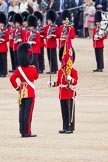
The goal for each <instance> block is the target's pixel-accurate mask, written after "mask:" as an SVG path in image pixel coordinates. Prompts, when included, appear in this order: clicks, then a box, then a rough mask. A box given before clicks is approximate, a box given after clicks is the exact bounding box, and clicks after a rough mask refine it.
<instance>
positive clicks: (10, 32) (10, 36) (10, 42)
mask: <svg viewBox="0 0 108 162" xmlns="http://www.w3.org/2000/svg"><path fill="white" fill-rule="evenodd" d="M14 30H15V29H14V28H13V27H12V26H10V27H9V28H8V31H9V47H10V48H13V43H14V40H13V39H14V38H13V33H14Z"/></svg>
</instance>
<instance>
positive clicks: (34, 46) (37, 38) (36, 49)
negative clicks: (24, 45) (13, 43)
mask: <svg viewBox="0 0 108 162" xmlns="http://www.w3.org/2000/svg"><path fill="white" fill-rule="evenodd" d="M31 35H32V32H31V31H28V32H27V42H30V36H31ZM32 41H34V42H35V43H36V44H31V47H32V51H33V53H34V54H40V34H39V32H36V36H35V38H33V39H32Z"/></svg>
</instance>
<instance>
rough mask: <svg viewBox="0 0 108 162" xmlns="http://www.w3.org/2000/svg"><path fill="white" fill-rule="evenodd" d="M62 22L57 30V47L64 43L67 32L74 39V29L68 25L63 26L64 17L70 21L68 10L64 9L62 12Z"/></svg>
mask: <svg viewBox="0 0 108 162" xmlns="http://www.w3.org/2000/svg"><path fill="white" fill-rule="evenodd" d="M61 17H62V24H63V25H61V26H60V29H59V30H60V31H59V34H60V35H59V47H61V46H63V45H64V44H65V41H66V37H67V35H68V33H70V35H71V39H74V38H75V29H74V27H73V26H70V27H66V26H65V21H66V19H68V20H69V21H71V14H70V12H69V11H68V10H64V11H63V12H62V16H61Z"/></svg>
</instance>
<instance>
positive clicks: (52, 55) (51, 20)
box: [45, 10, 59, 74]
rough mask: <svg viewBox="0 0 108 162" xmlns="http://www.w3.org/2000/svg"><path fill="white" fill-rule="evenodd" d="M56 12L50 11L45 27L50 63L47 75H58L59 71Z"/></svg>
mask: <svg viewBox="0 0 108 162" xmlns="http://www.w3.org/2000/svg"><path fill="white" fill-rule="evenodd" d="M56 18H57V15H56V12H55V11H54V10H49V11H48V12H47V15H46V20H47V25H46V26H45V37H46V48H47V56H48V61H49V67H50V71H49V72H46V74H50V73H52V74H56V73H57V70H58V63H57V51H56V48H57V41H56V39H57V38H58V37H59V28H58V26H57V25H56V24H55V22H56Z"/></svg>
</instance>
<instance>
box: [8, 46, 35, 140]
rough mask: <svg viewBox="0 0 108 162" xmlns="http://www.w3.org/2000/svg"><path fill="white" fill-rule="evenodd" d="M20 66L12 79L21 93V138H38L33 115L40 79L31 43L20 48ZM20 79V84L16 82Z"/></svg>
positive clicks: (13, 84)
mask: <svg viewBox="0 0 108 162" xmlns="http://www.w3.org/2000/svg"><path fill="white" fill-rule="evenodd" d="M18 60H19V66H18V67H17V68H16V70H15V72H14V73H13V74H12V76H11V77H10V81H11V84H12V86H13V87H14V88H15V89H16V90H17V91H19V94H20V100H19V131H20V134H21V137H36V135H33V134H32V133H31V121H32V113H33V108H34V101H35V87H34V80H36V79H38V73H37V70H36V67H35V66H33V65H31V63H32V61H33V54H32V49H31V46H30V44H29V43H22V44H20V45H19V47H18ZM17 78H19V79H20V84H18V83H17V82H16V80H17Z"/></svg>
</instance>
